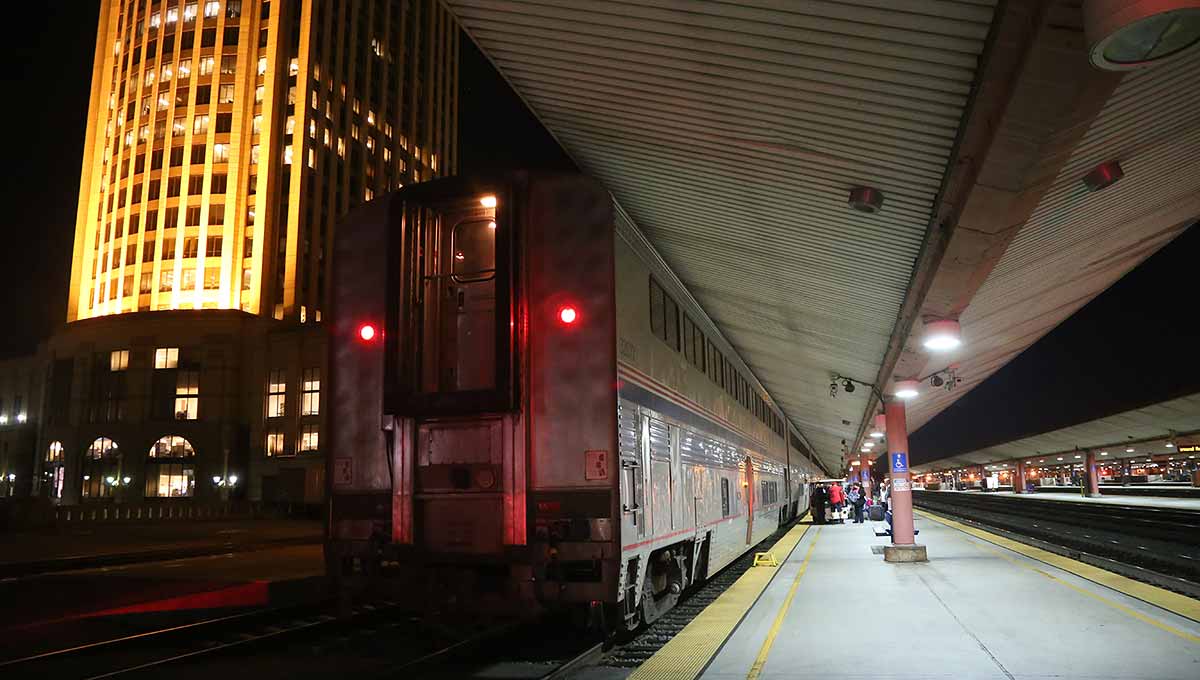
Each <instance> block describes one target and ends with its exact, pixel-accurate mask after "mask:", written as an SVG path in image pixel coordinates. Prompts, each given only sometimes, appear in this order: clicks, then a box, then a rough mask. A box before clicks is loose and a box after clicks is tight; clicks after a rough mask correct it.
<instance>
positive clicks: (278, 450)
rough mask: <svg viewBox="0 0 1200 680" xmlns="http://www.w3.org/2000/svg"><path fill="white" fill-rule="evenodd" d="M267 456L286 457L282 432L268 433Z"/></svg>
mask: <svg viewBox="0 0 1200 680" xmlns="http://www.w3.org/2000/svg"><path fill="white" fill-rule="evenodd" d="M267 455H268V456H271V457H276V456H282V455H285V454H284V450H283V433H282V432H268V433H267Z"/></svg>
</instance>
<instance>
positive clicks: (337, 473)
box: [333, 456, 354, 486]
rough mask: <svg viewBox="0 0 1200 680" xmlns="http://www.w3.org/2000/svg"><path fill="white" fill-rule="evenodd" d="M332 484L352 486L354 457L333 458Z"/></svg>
mask: <svg viewBox="0 0 1200 680" xmlns="http://www.w3.org/2000/svg"><path fill="white" fill-rule="evenodd" d="M333 485H334V486H354V459H353V458H351V457H350V456H338V457H337V458H334V459H333Z"/></svg>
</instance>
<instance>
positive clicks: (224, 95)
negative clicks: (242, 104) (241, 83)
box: [217, 84, 234, 104]
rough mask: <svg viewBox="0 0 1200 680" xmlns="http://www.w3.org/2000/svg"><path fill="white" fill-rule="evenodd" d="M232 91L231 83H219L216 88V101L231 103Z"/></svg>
mask: <svg viewBox="0 0 1200 680" xmlns="http://www.w3.org/2000/svg"><path fill="white" fill-rule="evenodd" d="M233 92H234V86H233V84H225V85H221V86H220V87H218V88H217V103H218V104H232V103H233Z"/></svg>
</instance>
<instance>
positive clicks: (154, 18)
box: [150, 12, 162, 28]
mask: <svg viewBox="0 0 1200 680" xmlns="http://www.w3.org/2000/svg"><path fill="white" fill-rule="evenodd" d="M159 26H162V15H161V14H159V13H158V12H155V13H153V14H151V15H150V28H158V27H159Z"/></svg>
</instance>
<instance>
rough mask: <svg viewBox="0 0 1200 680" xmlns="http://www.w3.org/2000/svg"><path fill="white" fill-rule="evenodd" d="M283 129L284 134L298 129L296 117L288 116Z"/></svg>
mask: <svg viewBox="0 0 1200 680" xmlns="http://www.w3.org/2000/svg"><path fill="white" fill-rule="evenodd" d="M283 129H284V134H287V135H290V134H293V133H294V132H295V131H296V117H295V116H288V117H287V122H286V123H284V126H283Z"/></svg>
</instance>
